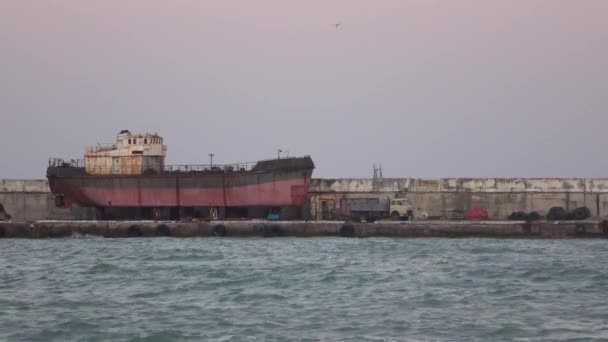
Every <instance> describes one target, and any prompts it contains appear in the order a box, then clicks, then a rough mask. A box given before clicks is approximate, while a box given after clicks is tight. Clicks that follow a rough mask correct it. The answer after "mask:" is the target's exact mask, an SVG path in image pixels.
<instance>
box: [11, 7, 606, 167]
mask: <svg viewBox="0 0 608 342" xmlns="http://www.w3.org/2000/svg"><path fill="white" fill-rule="evenodd" d="M335 23H341V25H340V26H339V27H338V28H335V25H334V24H335ZM0 47H1V50H0V146H1V147H2V150H1V151H2V158H1V159H0V178H30V177H36V178H40V177H44V175H45V168H46V162H47V159H48V158H49V157H64V158H81V157H82V154H83V152H84V148H85V146H87V145H92V144H95V143H97V142H111V141H113V140H114V138H115V135H116V133H118V131H120V130H121V129H130V130H131V131H133V132H139V131H157V132H158V133H159V134H161V135H162V136H164V138H165V142H166V143H167V145H168V154H169V155H168V157H167V161H168V163H175V164H184V163H192V164H194V163H205V162H207V161H208V157H207V154H208V153H209V152H214V153H215V154H216V157H215V159H214V160H215V161H217V162H236V161H255V160H258V159H264V158H271V157H274V156H275V155H276V150H277V149H278V148H282V149H284V150H289V151H290V154H291V155H303V154H310V155H311V156H312V157H313V159H314V161H315V162H316V164H317V169H316V171H315V176H316V177H371V175H372V164H373V163H382V165H383V168H384V175H385V177H477V176H488V177H493V176H496V177H499V176H506V177H543V176H553V177H555V176H564V177H606V176H608V157H606V149H605V147H606V145H607V144H606V141H608V65H607V63H608V1H605V0H597V1H591V0H577V1H574V0H569V1H561V0H543V1H538V0H536V1H535V0H525V1H524V0H513V1H506V0H505V1H491V0H479V1H472V0H458V1H448V0H444V1H442V0H434V1H433V0H428V1H421V0H420V1H406V0H397V1H354V0H340V1H331V0H306V1H287V0H276V1H266V0H256V1H228V0H221V1H220V0H218V1H204V0H192V1H181V0H171V1H154V0H132V1H129V0H121V1H112V0H103V1H101V0H100V1H97V0H89V1H82V0H73V1H60V0H48V1H43V0H35V1H34V0H0Z"/></svg>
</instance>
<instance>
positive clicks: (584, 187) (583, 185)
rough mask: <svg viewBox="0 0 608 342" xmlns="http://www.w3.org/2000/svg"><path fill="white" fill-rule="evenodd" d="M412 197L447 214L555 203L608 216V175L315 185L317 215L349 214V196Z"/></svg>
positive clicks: (421, 206)
mask: <svg viewBox="0 0 608 342" xmlns="http://www.w3.org/2000/svg"><path fill="white" fill-rule="evenodd" d="M380 198H384V199H386V198H408V199H411V200H413V201H414V203H415V205H416V211H418V212H424V213H427V214H428V215H429V216H432V217H437V218H445V217H446V216H447V213H448V212H449V211H451V210H462V211H464V212H467V211H468V210H470V209H472V208H473V207H476V206H479V207H483V208H485V209H486V210H487V211H488V215H489V218H490V219H506V218H507V216H509V215H510V214H511V213H512V212H515V211H524V212H531V211H537V212H538V213H539V214H541V215H545V214H546V213H547V211H548V210H549V209H550V208H551V207H555V206H558V207H563V208H565V209H566V210H572V209H575V208H578V207H583V206H585V207H587V208H589V209H590V211H591V215H592V216H595V217H607V216H608V179H584V178H568V179H566V178H538V179H525V178H444V179H407V178H401V179H314V180H313V181H312V183H311V188H310V196H309V200H310V216H311V218H312V219H335V218H341V217H348V216H349V214H350V213H349V212H350V211H349V208H348V202H349V200H350V199H380Z"/></svg>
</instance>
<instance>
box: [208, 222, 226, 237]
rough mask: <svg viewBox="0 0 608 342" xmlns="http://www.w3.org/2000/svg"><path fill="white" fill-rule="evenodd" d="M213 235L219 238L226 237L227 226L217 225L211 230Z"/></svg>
mask: <svg viewBox="0 0 608 342" xmlns="http://www.w3.org/2000/svg"><path fill="white" fill-rule="evenodd" d="M211 235H213V236H219V237H224V236H226V226H224V225H223V224H216V225H215V226H213V229H212V230H211Z"/></svg>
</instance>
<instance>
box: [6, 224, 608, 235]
mask: <svg viewBox="0 0 608 342" xmlns="http://www.w3.org/2000/svg"><path fill="white" fill-rule="evenodd" d="M72 236H100V237H106V238H127V237H168V236H170V237H210V236H220V237H280V236H292V237H322V236H342V237H360V238H365V237H401V238H417V237H443V238H464V237H488V238H532V239H538V238H546V239H561V238H608V221H561V222H544V221H542V222H533V223H528V222H524V221H479V222H471V221H421V222H406V223H403V222H384V223H345V222H329V221H327V222H302V221H298V222H294V221H291V222H288V221H284V222H280V221H277V222H266V221H264V222H257V221H223V222H222V221H217V222H151V221H132V222H129V221H38V222H34V223H8V222H0V238H34V239H37V238H41V239H44V238H64V237H72Z"/></svg>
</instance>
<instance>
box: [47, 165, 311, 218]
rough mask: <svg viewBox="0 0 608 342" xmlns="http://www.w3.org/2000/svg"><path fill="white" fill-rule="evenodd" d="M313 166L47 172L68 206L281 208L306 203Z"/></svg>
mask: <svg viewBox="0 0 608 342" xmlns="http://www.w3.org/2000/svg"><path fill="white" fill-rule="evenodd" d="M313 168H314V165H313V164H312V160H310V161H309V162H305V163H302V162H298V163H288V162H284V161H282V160H281V163H276V164H272V163H267V164H266V165H264V167H262V168H261V169H259V170H255V169H254V170H252V171H246V172H242V173H237V172H234V173H204V172H169V173H162V174H156V175H138V176H121V175H110V176H92V175H88V174H86V172H85V171H84V169H83V168H74V167H67V168H66V167H49V169H48V170H47V177H48V179H49V185H50V188H51V192H52V193H54V194H56V195H59V196H61V204H62V205H63V206H70V205H72V204H78V205H79V206H85V207H98V208H107V207H254V206H255V207H260V206H261V207H264V206H267V207H280V206H302V205H303V204H304V203H305V201H306V198H307V195H308V188H309V185H310V178H311V175H312V170H313Z"/></svg>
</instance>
